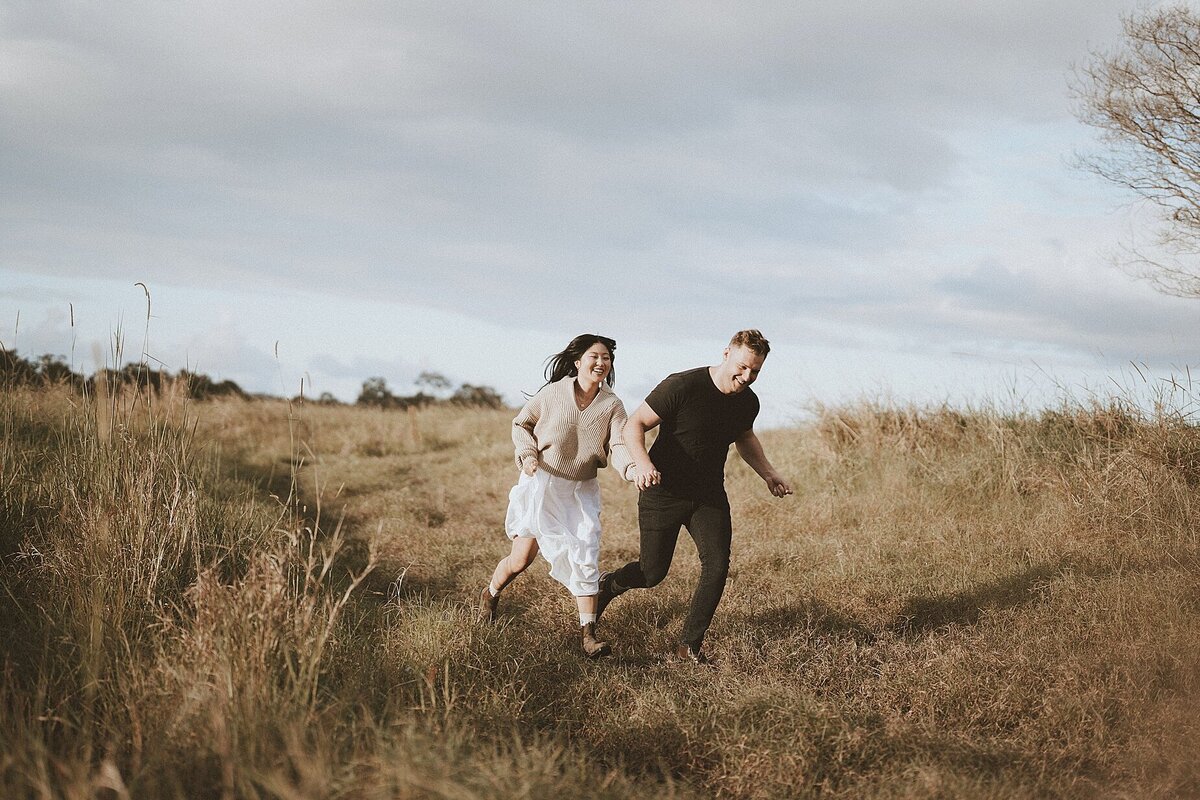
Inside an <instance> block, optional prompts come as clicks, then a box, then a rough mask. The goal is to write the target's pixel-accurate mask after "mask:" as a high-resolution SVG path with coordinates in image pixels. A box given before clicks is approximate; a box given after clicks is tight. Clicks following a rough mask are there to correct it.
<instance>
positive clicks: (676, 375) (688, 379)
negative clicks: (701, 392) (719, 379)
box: [659, 367, 711, 386]
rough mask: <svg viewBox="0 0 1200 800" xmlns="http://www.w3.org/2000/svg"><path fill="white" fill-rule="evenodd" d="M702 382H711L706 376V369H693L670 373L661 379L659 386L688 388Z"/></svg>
mask: <svg viewBox="0 0 1200 800" xmlns="http://www.w3.org/2000/svg"><path fill="white" fill-rule="evenodd" d="M702 380H711V378H709V375H708V367H693V368H692V369H685V370H683V371H682V372H672V373H671V374H670V375H668V376H667V377H665V378H663V379H662V381H661V382H660V383H659V386H668V385H670V386H690V385H692V384H698V383H701V381H702Z"/></svg>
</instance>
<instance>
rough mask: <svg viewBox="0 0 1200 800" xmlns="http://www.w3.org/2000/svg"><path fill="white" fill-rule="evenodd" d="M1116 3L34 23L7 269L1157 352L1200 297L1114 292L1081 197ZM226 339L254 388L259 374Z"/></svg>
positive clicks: (470, 308) (658, 6)
mask: <svg viewBox="0 0 1200 800" xmlns="http://www.w3.org/2000/svg"><path fill="white" fill-rule="evenodd" d="M1126 10H1128V6H1127V5H1126V4H1125V3H1119V2H1090V1H1089V2H1083V0H1071V1H1070V2H1061V3H1054V4H1051V5H1049V6H1047V5H1046V4H1041V3H1033V2H1032V1H1031V0H1022V1H1021V2H1016V3H1008V4H991V5H979V4H964V3H959V2H950V1H949V0H928V1H927V2H920V3H909V4H878V3H866V2H849V3H836V4H835V3H824V4H811V3H810V4H800V5H797V4H792V5H786V4H784V5H781V4H765V3H743V4H738V5H736V6H730V5H729V4H717V3H695V2H687V3H684V2H675V3H655V4H648V5H647V4H619V5H611V4H603V5H600V4H595V5H588V4H585V5H571V6H564V5H562V4H554V3H538V4H508V3H495V4H483V5H480V4H457V3H432V2H431V3H408V4H403V5H396V4H391V3H382V2H378V3H370V2H369V3H358V4H351V5H346V4H337V3H327V2H300V3H293V4H287V5H277V4H266V3H249V4H237V5H234V4H231V3H202V4H162V3H157V2H130V3H123V4H121V5H120V6H115V7H100V6H95V7H92V6H86V5H83V6H81V5H79V4H60V3H36V4H16V5H12V6H11V7H9V8H7V9H5V10H4V11H3V17H2V19H0V74H3V75H4V76H5V77H4V78H3V79H0V186H2V187H3V189H2V190H0V210H2V211H3V212H4V213H3V214H0V263H3V264H5V265H7V266H8V267H9V268H11V269H17V270H23V271H25V272H29V273H42V274H67V275H73V276H78V277H84V276H95V277H109V278H117V277H120V278H121V279H122V280H124V279H125V278H126V277H128V276H134V277H133V280H145V281H148V282H151V283H153V284H154V285H155V286H167V287H177V288H184V287H190V288H203V287H211V286H220V287H222V288H224V289H226V290H228V291H238V290H244V291H249V292H272V291H275V292H286V291H304V292H310V293H314V294H317V295H322V294H323V295H326V296H329V297H337V298H339V299H340V300H341V301H342V302H343V303H344V304H347V305H349V304H353V302H356V301H358V302H365V301H367V300H376V299H379V298H390V299H393V300H394V301H396V302H403V303H408V304H412V305H418V306H422V307H425V308H430V309H440V310H442V311H453V312H457V313H461V314H465V315H468V316H469V317H472V318H474V319H477V320H481V321H485V322H487V323H491V324H507V325H517V324H522V323H524V324H531V323H536V324H537V325H540V326H542V327H543V328H554V329H559V328H572V329H573V328H574V326H576V325H577V324H578V323H579V321H580V319H581V318H583V319H597V320H599V321H600V322H601V323H606V324H607V326H608V329H616V330H621V331H628V332H629V333H630V334H631V335H636V336H638V337H645V338H646V339H647V340H651V339H653V338H654V337H655V336H658V337H660V338H671V339H673V340H682V339H687V338H689V337H698V336H703V335H708V334H710V332H711V329H712V328H713V327H718V326H719V327H721V329H722V330H724V329H726V328H729V327H730V326H740V325H741V324H743V323H744V321H745V320H746V319H748V318H749V319H751V320H758V321H760V322H759V324H760V325H761V326H762V327H764V328H767V327H769V326H775V328H776V329H777V330H788V331H794V332H795V333H796V334H797V335H802V336H804V337H807V338H811V340H813V341H816V342H820V343H823V344H828V345H830V346H835V345H836V346H854V347H864V348H865V347H876V348H879V347H882V348H885V349H889V348H890V349H905V348H922V347H930V348H955V347H974V346H976V343H980V342H993V343H1004V342H1009V343H1015V346H1017V347H1018V348H1024V349H1026V350H1030V351H1032V350H1037V349H1039V348H1051V349H1057V350H1059V351H1061V352H1063V353H1066V354H1073V355H1072V357H1076V358H1091V357H1092V354H1094V353H1095V352H1103V353H1106V354H1109V355H1108V356H1107V357H1109V358H1125V357H1127V356H1128V357H1134V356H1136V355H1137V354H1138V353H1143V354H1151V355H1153V357H1156V358H1167V357H1169V356H1171V354H1172V353H1174V352H1175V350H1174V347H1175V345H1174V344H1172V343H1171V340H1170V336H1169V335H1168V333H1169V331H1170V330H1171V328H1170V327H1169V326H1171V325H1176V324H1188V323H1189V322H1190V320H1189V319H1188V316H1187V314H1186V313H1185V312H1183V311H1179V310H1175V309H1176V307H1175V306H1170V308H1171V309H1172V310H1170V311H1167V312H1164V309H1166V308H1167V307H1168V305H1170V304H1167V303H1166V302H1165V301H1161V300H1160V299H1158V298H1155V297H1152V296H1150V295H1148V294H1146V293H1145V292H1141V291H1138V290H1136V289H1129V290H1128V291H1127V290H1126V287H1125V286H1118V285H1116V284H1112V285H1109V284H1107V283H1106V284H1104V288H1103V290H1101V289H1099V288H1096V286H1095V275H1096V274H1097V269H1098V268H1096V267H1093V266H1086V267H1085V266H1081V265H1082V264H1085V263H1086V262H1089V261H1094V260H1097V257H1096V256H1095V253H1096V251H1097V250H1099V249H1100V247H1102V245H1103V244H1104V243H1105V242H1108V241H1111V235H1110V232H1109V231H1107V230H1105V229H1104V225H1103V224H1100V223H1097V222H1096V220H1102V219H1103V213H1104V212H1105V210H1106V209H1104V208H1102V207H1101V202H1102V201H1101V200H1099V199H1097V198H1096V197H1095V195H1096V194H1098V193H1096V192H1091V194H1092V196H1091V197H1089V196H1088V194H1089V192H1086V191H1083V190H1081V189H1079V188H1074V189H1069V188H1064V186H1063V182H1064V181H1065V180H1067V178H1066V177H1065V176H1066V175H1067V174H1068V173H1067V172H1066V170H1065V169H1063V168H1062V160H1063V158H1064V156H1065V155H1066V154H1067V151H1069V148H1070V145H1071V143H1072V142H1075V141H1079V140H1081V133H1080V131H1079V130H1078V129H1077V127H1073V123H1072V122H1071V120H1070V114H1069V109H1068V104H1067V97H1066V85H1067V72H1068V70H1069V68H1070V65H1071V64H1072V63H1073V62H1078V61H1080V60H1083V59H1085V58H1086V56H1087V52H1088V49H1089V48H1090V47H1093V46H1096V45H1097V44H1099V43H1104V42H1107V41H1111V40H1112V39H1113V38H1114V37H1115V36H1116V35H1117V33H1118V30H1119V18H1120V14H1121V13H1122V12H1124V11H1126ZM1065 129H1069V130H1068V131H1067V132H1065V133H1064V130H1065ZM1080 217H1084V218H1086V220H1087V221H1086V222H1081V221H1080V220H1079V218H1080ZM1054 237H1057V238H1058V239H1059V241H1060V245H1061V248H1062V249H1061V250H1056V249H1055V247H1054V246H1052V245H1050V244H1047V242H1049V241H1050V239H1052V238H1054ZM1063 252H1066V253H1067V254H1068V256H1067V257H1066V258H1064V256H1063ZM1089 254H1090V255H1089ZM1055 274H1057V275H1058V276H1059V278H1057V279H1056V278H1055V277H1054V275H1055ZM1080 281H1084V283H1083V284H1082V285H1081V284H1080V283H1079V282H1080ZM1113 308H1120V309H1122V311H1121V316H1122V321H1123V323H1124V322H1128V324H1120V325H1111V324H1109V322H1108V320H1109V319H1110V317H1111V315H1112V309H1113ZM1163 313H1166V316H1165V317H1164V316H1161V315H1162V314H1163ZM1155 320H1165V322H1164V323H1163V324H1160V325H1156V324H1154V321H1155ZM1130 321H1137V323H1136V324H1134V323H1133V322H1130ZM230 335H231V337H233V338H231V340H230V341H229V342H228V343H227V348H226V350H225V351H222V356H221V357H228V358H229V359H230V363H231V364H232V363H236V364H239V365H241V366H239V367H237V369H238V370H241V371H240V372H238V373H237V374H242V375H250V374H256V371H258V370H261V369H265V368H266V367H267V365H266V363H265V362H264V359H263V358H262V356H263V350H262V346H261V345H259V344H255V346H253V347H251V348H250V349H249V350H246V349H243V348H241V347H240V346H239V345H238V344H237V343H236V341H235V340H236V338H237V334H236V333H231V334H230ZM246 335H247V336H248V335H249V334H246ZM997 349H998V350H1003V349H1004V345H1003V344H1000V345H998V346H997ZM214 352H215V351H214ZM372 357H373V356H372ZM363 358H368V357H367V356H363ZM328 359H329V360H327V361H321V362H320V363H321V365H322V369H325V370H326V372H327V374H328V378H329V379H330V380H336V379H341V380H347V381H348V380H350V378H351V376H350V375H349V374H348V373H349V372H352V371H354V370H356V369H360V368H365V367H366V366H367V364H368V362H366V361H355V360H353V357H352V355H350V354H340V353H339V354H337V355H333V356H328ZM378 366H379V367H381V368H382V367H385V366H386V367H388V369H393V370H396V371H397V372H400V371H403V370H404V369H408V368H409V366H408V365H406V364H405V363H403V362H399V361H397V362H394V363H390V364H385V363H380V364H378ZM358 377H359V379H361V377H362V376H358Z"/></svg>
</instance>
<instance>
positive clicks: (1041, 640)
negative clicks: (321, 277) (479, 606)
mask: <svg viewBox="0 0 1200 800" xmlns="http://www.w3.org/2000/svg"><path fill="white" fill-rule="evenodd" d="M510 416H511V413H505V412H498V411H471V410H463V409H453V408H427V409H423V410H420V411H413V412H404V411H383V410H372V409H364V408H355V407H328V406H319V405H315V404H288V403H285V402H283V401H278V402H272V401H254V402H246V401H221V402H206V403H185V402H183V401H182V400H180V399H178V398H175V397H172V396H170V395H169V394H168V395H164V396H157V397H147V396H137V395H130V394H124V393H120V394H116V395H112V396H110V395H107V394H105V393H104V392H100V393H99V396H97V397H93V398H86V399H85V398H81V397H80V396H78V395H75V394H72V393H70V392H67V391H65V390H39V391H30V390H12V391H6V392H3V393H0V586H2V588H3V591H0V635H2V636H3V642H4V656H3V663H2V667H0V668H2V670H3V681H2V684H0V795H2V796H3V797H11V798H23V797H30V798H41V797H46V798H58V797H63V798H93V797H113V798H124V797H135V798H136V797H155V798H158V797H166V798H175V797H179V798H208V797H213V798H217V797H220V798H233V797H238V798H243V797H244V798H260V797H261V798H267V797H272V798H275V797H278V798H318V797H320V798H360V797H361V798H427V797H428V798H494V797H529V798H551V797H553V798H564V797H569V798H628V797H678V798H691V797H696V798H701V797H704V798H707V797H721V798H782V797H812V798H815V797H822V798H825V797H838V798H879V799H880V800H882V799H883V798H997V799H999V798H1006V799H1007V798H1047V797H1050V798H1131V799H1132V798H1176V797H1179V798H1183V797H1200V759H1198V758H1197V747H1198V745H1197V742H1200V524H1198V523H1200V495H1198V491H1200V429H1197V428H1195V427H1193V426H1191V425H1189V424H1187V422H1186V420H1185V419H1184V415H1183V414H1182V413H1181V412H1178V411H1172V410H1170V409H1163V410H1162V411H1160V412H1159V413H1157V414H1142V413H1138V412H1135V411H1133V410H1131V409H1130V408H1128V407H1126V406H1125V405H1123V404H1122V403H1120V402H1119V401H1113V402H1112V403H1108V404H1101V405H1091V406H1086V407H1083V406H1080V407H1073V406H1064V408H1062V409H1060V410H1059V411H1056V412H1042V413H1037V414H1033V413H1015V412H1014V413H999V412H994V411H988V410H977V411H972V412H958V411H953V410H947V409H909V408H888V407H880V406H872V405H869V404H864V405H862V406H859V407H851V408H837V409H821V410H819V411H818V412H817V413H816V414H815V417H814V421H813V422H811V423H807V424H804V425H800V426H797V427H795V428H791V429H786V430H773V431H765V432H762V433H761V437H762V439H763V440H764V443H765V445H766V447H767V451H768V453H769V454H770V456H771V458H772V460H773V461H774V462H775V464H776V465H777V466H778V467H779V468H780V469H781V471H782V472H783V473H784V474H785V475H786V476H788V477H789V479H790V480H791V482H792V483H793V486H794V487H795V489H796V494H795V496H793V497H790V498H786V499H782V500H777V499H774V498H772V497H770V496H769V495H768V494H767V492H766V491H765V489H764V488H763V487H762V485H761V482H760V481H759V480H758V479H757V478H756V477H755V476H754V475H753V474H752V473H751V472H750V471H749V470H748V469H747V468H746V467H745V466H744V465H743V464H741V463H738V462H737V459H736V455H731V457H730V465H729V470H728V472H729V475H730V479H729V489H730V495H731V498H732V501H733V504H734V526H735V533H734V546H733V567H732V572H731V577H730V581H729V586H728V589H727V592H726V595H725V599H724V600H723V602H722V605H721V607H720V609H719V610H718V614H717V619H716V621H715V623H714V626H713V628H712V630H711V631H710V635H709V649H710V650H711V652H712V654H713V655H715V656H716V657H717V658H718V659H719V661H720V666H719V668H717V669H715V670H708V669H702V668H696V667H689V666H686V665H682V664H677V663H672V662H669V661H667V660H666V659H665V657H664V655H665V652H666V650H667V648H668V646H669V645H670V644H671V643H672V641H673V637H674V635H675V634H676V633H677V632H678V629H679V626H680V624H681V621H682V617H683V615H684V613H685V611H686V605H687V602H688V598H689V594H690V590H691V588H692V586H693V585H694V581H695V579H696V576H697V571H698V565H697V561H696V557H695V552H694V548H693V547H692V545H691V542H690V540H688V539H687V538H686V536H684V537H681V540H680V545H679V549H678V552H677V556H676V562H675V566H674V568H673V570H672V572H671V575H670V576H669V577H668V579H667V581H666V582H665V583H664V584H663V585H661V586H660V587H658V588H657V589H655V590H653V591H648V592H640V593H631V594H629V595H627V596H625V597H623V598H621V599H620V600H619V601H617V602H615V603H614V604H613V606H612V607H611V609H610V611H609V612H608V613H607V614H606V615H605V617H604V620H603V621H602V623H601V626H602V629H603V631H604V633H605V634H606V635H607V636H608V637H610V639H611V640H612V641H613V642H614V645H615V652H614V654H613V655H612V656H611V657H609V658H607V659H604V660H602V661H598V662H592V661H587V660H585V659H583V658H582V657H581V656H580V655H579V653H578V643H577V641H576V639H577V632H578V628H577V626H576V621H575V619H574V613H573V603H572V602H571V600H570V598H569V597H568V596H567V595H566V593H565V591H563V590H562V588H561V587H560V586H558V585H557V584H554V583H553V582H552V581H551V580H550V579H549V578H548V576H547V575H546V574H545V568H544V566H542V565H540V564H539V565H535V566H534V567H533V568H532V569H531V570H530V571H529V572H528V573H526V575H524V576H523V577H522V578H521V579H520V580H519V581H518V582H517V583H516V584H514V586H513V587H512V588H511V589H510V590H508V591H506V593H505V595H504V598H503V604H502V613H503V617H502V621H501V622H500V623H499V624H498V625H495V626H492V627H481V626H479V625H477V624H476V623H475V621H474V606H473V603H474V600H475V598H476V596H477V595H478V592H479V590H480V588H481V587H482V586H483V585H484V581H485V580H486V579H487V577H488V576H489V575H490V572H491V569H492V567H493V566H494V564H495V562H496V561H497V559H499V558H500V557H501V556H502V555H503V554H504V553H505V550H506V540H505V538H504V535H503V530H502V524H503V516H504V509H505V502H506V497H507V492H508V489H509V487H510V486H511V484H512V482H513V481H514V480H515V476H516V470H515V467H514V466H513V464H512V462H511V455H510V452H511V451H510V445H509V439H508V422H509V419H510ZM602 485H603V491H604V500H605V510H604V519H605V540H604V548H603V551H602V562H603V564H604V565H605V566H613V565H617V564H619V563H621V562H623V561H624V560H626V559H629V558H631V557H633V556H635V555H636V552H637V534H636V524H635V522H636V492H635V490H634V489H633V488H632V487H630V486H628V485H621V484H620V482H619V481H617V480H616V479H615V476H614V475H612V474H611V471H609V472H608V473H607V474H604V475H603V476H602Z"/></svg>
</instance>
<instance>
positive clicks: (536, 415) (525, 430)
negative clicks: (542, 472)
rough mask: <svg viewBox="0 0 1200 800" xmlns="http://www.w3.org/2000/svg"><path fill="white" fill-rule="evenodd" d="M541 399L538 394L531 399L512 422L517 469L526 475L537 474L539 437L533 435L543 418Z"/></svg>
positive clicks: (540, 395) (539, 393) (540, 394)
mask: <svg viewBox="0 0 1200 800" xmlns="http://www.w3.org/2000/svg"><path fill="white" fill-rule="evenodd" d="M541 397H542V393H541V392H538V393H537V394H535V395H534V396H533V397H531V398H529V402H527V403H526V404H525V405H524V406H522V407H521V410H520V411H518V412H517V416H516V417H514V418H513V422H512V440H513V445H514V446H515V448H516V459H517V468H518V469H520V470H521V471H522V472H524V473H525V474H526V475H532V474H533V473H535V472H537V465H538V452H539V451H540V448H539V447H538V441H537V437H536V436H534V434H533V429H534V426H536V425H537V421H538V419H540V418H541Z"/></svg>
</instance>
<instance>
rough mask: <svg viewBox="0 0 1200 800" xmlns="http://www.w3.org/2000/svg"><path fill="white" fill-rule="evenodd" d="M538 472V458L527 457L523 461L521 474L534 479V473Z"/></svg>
mask: <svg viewBox="0 0 1200 800" xmlns="http://www.w3.org/2000/svg"><path fill="white" fill-rule="evenodd" d="M537 470H538V461H537V457H536V456H525V458H524V459H522V461H521V472H524V473H525V474H526V475H528V476H530V477H533V473H535V472H537Z"/></svg>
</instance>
